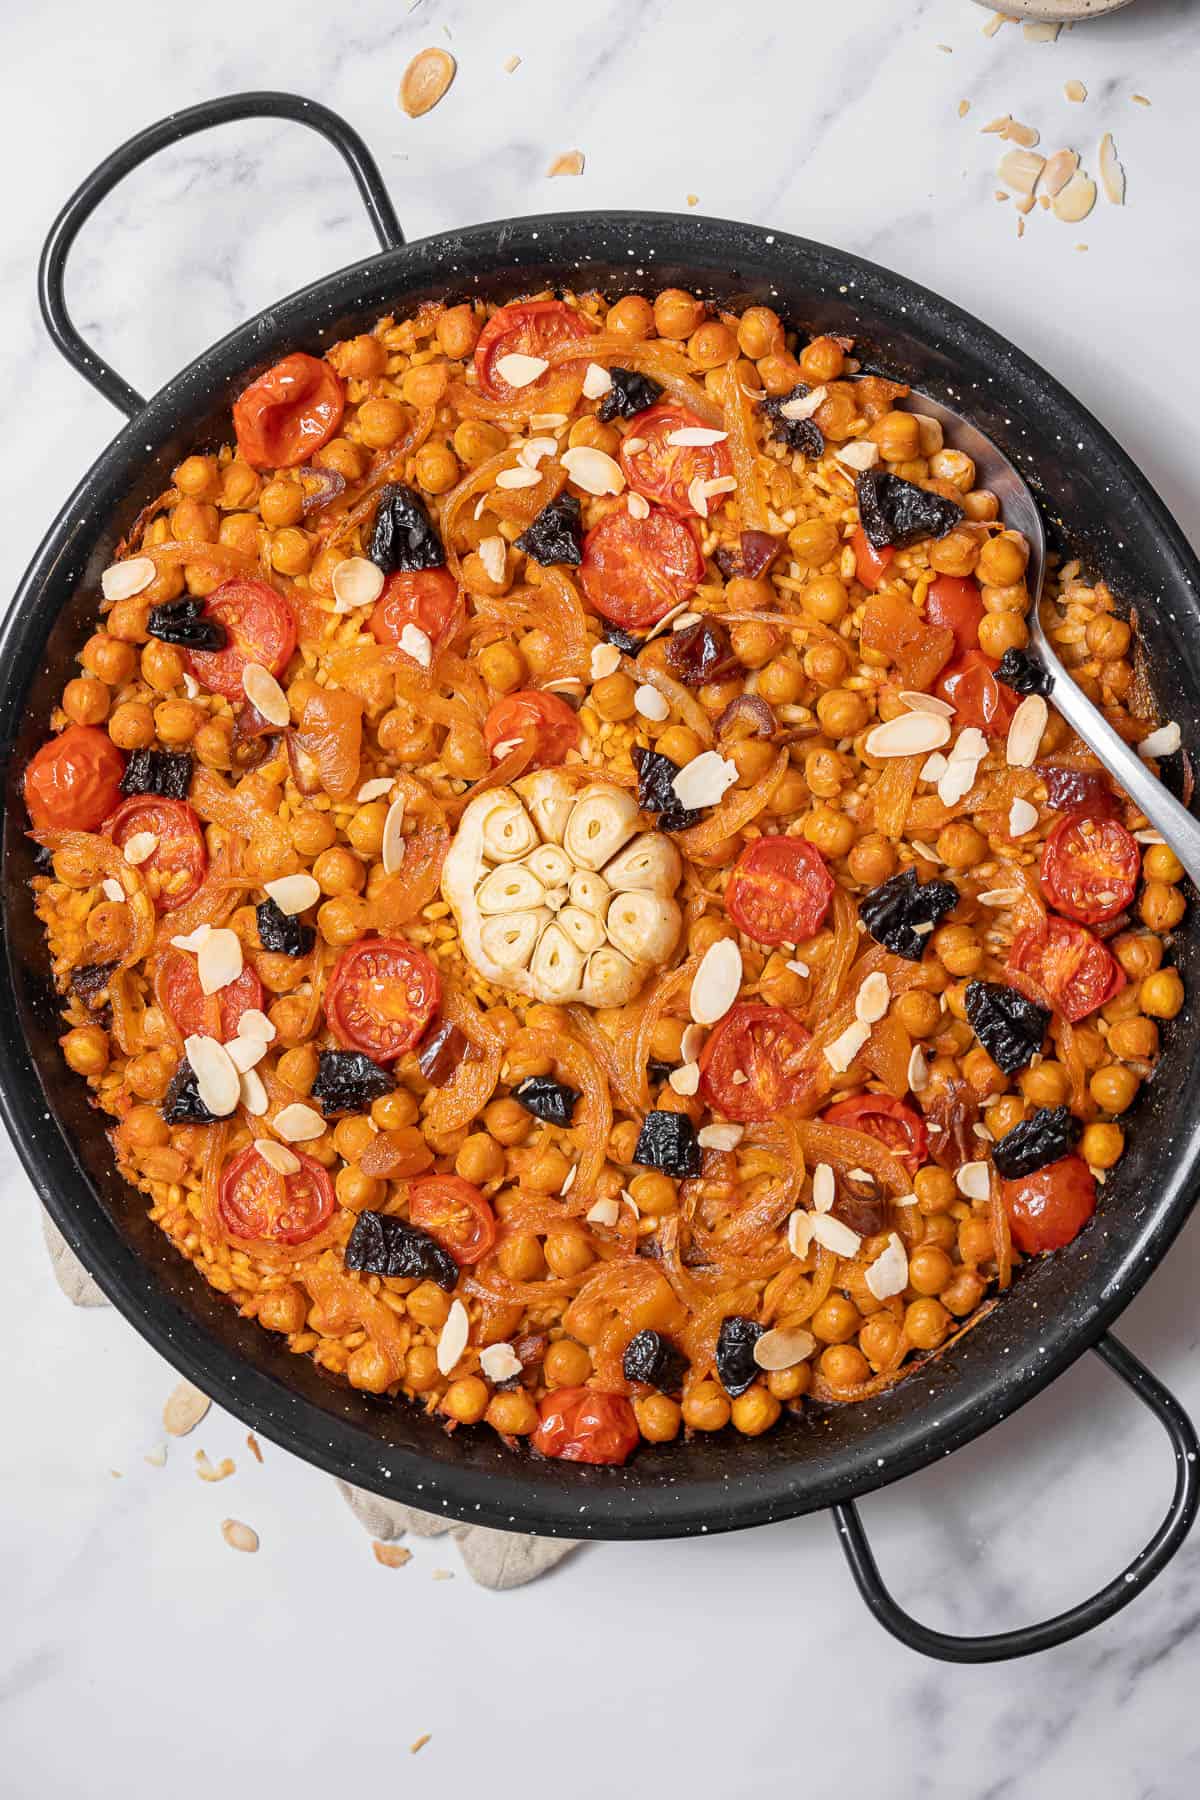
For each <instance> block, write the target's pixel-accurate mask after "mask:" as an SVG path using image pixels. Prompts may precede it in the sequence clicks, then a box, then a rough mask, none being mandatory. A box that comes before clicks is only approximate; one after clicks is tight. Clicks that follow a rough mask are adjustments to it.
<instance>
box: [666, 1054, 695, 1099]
mask: <svg viewBox="0 0 1200 1800" xmlns="http://www.w3.org/2000/svg"><path fill="white" fill-rule="evenodd" d="M667 1085H668V1087H669V1088H670V1089H671V1092H672V1093H674V1094H685V1095H686V1094H695V1093H698V1092H699V1090H700V1065H699V1064H698V1063H694V1062H690V1063H681V1064H680V1066H679V1068H677V1069H672V1070H671V1073H670V1074H669V1075H668V1076H667Z"/></svg>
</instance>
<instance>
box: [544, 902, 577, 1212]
mask: <svg viewBox="0 0 1200 1800" xmlns="http://www.w3.org/2000/svg"><path fill="white" fill-rule="evenodd" d="M557 892H558V893H560V894H562V895H564V897H565V894H566V889H565V888H559V889H558V890H557ZM546 899H547V902H549V901H550V895H549V894H547V896H546ZM578 1173H579V1164H578V1163H572V1164H571V1166H570V1168H569V1169H568V1170H567V1175H566V1180H565V1181H564V1182H563V1184H562V1186H561V1187H560V1188H559V1190H558V1191H559V1194H560V1195H561V1196H562V1198H563V1199H564V1200H565V1199H566V1197H567V1195H568V1194H569V1193H570V1191H571V1189H572V1188H573V1187H574V1186H575V1177H576V1176H577V1175H578Z"/></svg>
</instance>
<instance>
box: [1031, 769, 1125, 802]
mask: <svg viewBox="0 0 1200 1800" xmlns="http://www.w3.org/2000/svg"><path fill="white" fill-rule="evenodd" d="M1033 772H1034V774H1035V775H1040V776H1041V778H1042V780H1043V781H1044V782H1045V784H1046V805H1047V806H1049V807H1052V808H1053V810H1054V811H1055V812H1089V813H1098V812H1111V811H1113V809H1114V806H1115V797H1114V795H1113V791H1112V789H1111V787H1110V786H1109V784H1108V776H1107V775H1106V774H1105V773H1104V771H1103V770H1102V769H1076V768H1073V767H1072V766H1071V765H1070V764H1069V763H1034V765H1033Z"/></svg>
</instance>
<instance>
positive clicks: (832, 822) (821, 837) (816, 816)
mask: <svg viewBox="0 0 1200 1800" xmlns="http://www.w3.org/2000/svg"><path fill="white" fill-rule="evenodd" d="M803 832H804V836H805V837H806V838H807V839H808V841H809V843H810V844H815V845H816V847H817V849H818V850H819V851H820V852H821V854H822V855H823V856H829V857H835V858H836V857H839V856H845V855H846V853H847V851H848V850H849V849H850V846H851V844H853V842H854V820H853V819H848V818H847V817H846V815H845V813H839V812H835V811H834V810H833V808H832V807H831V806H825V805H818V806H814V807H813V809H812V811H811V812H810V813H809V815H808V817H807V818H806V819H805V821H804V825H803Z"/></svg>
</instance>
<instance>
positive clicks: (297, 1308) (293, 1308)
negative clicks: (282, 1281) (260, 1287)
mask: <svg viewBox="0 0 1200 1800" xmlns="http://www.w3.org/2000/svg"><path fill="white" fill-rule="evenodd" d="M307 1316H308V1299H307V1296H306V1295H305V1294H304V1293H303V1292H302V1290H301V1289H300V1288H298V1287H295V1286H293V1285H292V1284H291V1283H290V1282H289V1284H288V1285H287V1286H286V1287H281V1288H270V1289H268V1291H267V1292H266V1293H265V1294H264V1295H263V1297H262V1299H261V1300H260V1301H259V1305H258V1322H259V1324H260V1325H264V1326H265V1327H266V1329H267V1330H268V1331H282V1332H287V1333H291V1332H294V1331H302V1330H303V1329H304V1321H305V1319H306V1318H307Z"/></svg>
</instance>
